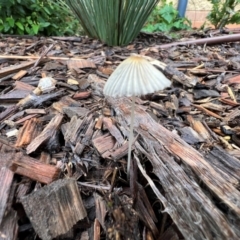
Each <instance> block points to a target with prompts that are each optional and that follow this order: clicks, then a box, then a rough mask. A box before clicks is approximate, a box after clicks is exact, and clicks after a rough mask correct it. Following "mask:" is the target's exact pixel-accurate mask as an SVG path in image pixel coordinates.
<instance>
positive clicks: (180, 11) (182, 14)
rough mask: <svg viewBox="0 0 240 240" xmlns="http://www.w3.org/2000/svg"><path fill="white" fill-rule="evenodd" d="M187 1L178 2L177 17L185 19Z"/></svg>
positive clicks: (179, 0) (180, 0)
mask: <svg viewBox="0 0 240 240" xmlns="http://www.w3.org/2000/svg"><path fill="white" fill-rule="evenodd" d="M187 4H188V0H178V6H177V10H178V15H179V17H185V13H186V9H187Z"/></svg>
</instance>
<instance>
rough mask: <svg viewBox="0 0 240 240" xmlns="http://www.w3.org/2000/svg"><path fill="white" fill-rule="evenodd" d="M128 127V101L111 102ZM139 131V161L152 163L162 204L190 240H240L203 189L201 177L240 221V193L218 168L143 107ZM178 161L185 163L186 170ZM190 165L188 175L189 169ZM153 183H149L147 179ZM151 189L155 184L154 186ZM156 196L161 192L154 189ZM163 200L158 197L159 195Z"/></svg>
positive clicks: (137, 117) (138, 119) (138, 108)
mask: <svg viewBox="0 0 240 240" xmlns="http://www.w3.org/2000/svg"><path fill="white" fill-rule="evenodd" d="M108 101H109V103H110V104H111V105H112V107H113V108H114V110H115V111H116V113H117V116H118V122H119V123H121V125H122V126H123V127H124V128H127V127H128V125H130V119H131V118H130V114H131V111H130V106H131V102H130V100H129V99H126V98H124V99H122V100H121V101H119V100H116V99H115V100H114V99H112V98H109V99H108ZM134 131H135V132H137V133H139V138H138V140H137V141H136V143H135V147H136V153H137V155H136V157H137V156H138V155H139V156H142V155H144V156H145V157H147V158H148V159H149V161H150V162H151V163H152V166H153V171H154V173H155V175H156V176H157V177H158V178H159V181H160V183H161V184H162V187H163V189H164V191H165V197H166V199H167V201H162V199H160V198H159V199H160V200H161V202H162V204H163V205H164V206H165V210H164V211H165V212H167V213H168V214H169V215H170V216H171V218H172V219H173V221H174V222H175V224H176V226H177V227H178V229H179V230H180V231H181V233H182V234H183V236H184V237H185V238H186V239H204V238H205V239H212V238H214V237H215V236H218V238H219V239H239V237H240V231H239V230H238V229H239V228H238V227H237V223H236V222H237V221H232V222H231V221H230V219H228V220H227V218H228V216H227V215H225V216H224V215H223V213H222V212H221V211H220V210H219V209H218V208H217V207H216V206H215V205H214V204H213V202H212V201H211V200H210V199H209V198H208V196H207V195H206V194H205V193H204V192H203V190H202V189H201V187H200V186H199V185H198V181H195V179H196V178H199V181H200V182H203V183H204V184H205V185H206V187H207V188H208V189H209V190H210V191H211V192H212V194H214V195H215V196H217V197H218V198H219V199H221V200H222V202H223V203H225V204H226V205H227V206H228V207H229V211H232V212H233V213H234V214H235V215H236V216H240V202H239V201H238V199H240V193H239V191H238V190H237V189H236V188H235V187H234V185H232V184H231V183H229V182H228V181H227V180H226V179H225V178H224V177H223V176H222V175H221V174H219V173H218V172H217V171H216V170H215V169H214V166H212V165H210V164H209V163H208V162H207V161H206V160H205V159H204V157H203V156H202V155H201V154H200V153H199V152H197V151H196V150H195V149H194V148H192V147H191V146H190V145H188V144H187V143H186V142H184V141H183V140H182V139H181V138H180V137H179V136H178V135H176V134H174V133H172V132H170V131H169V130H167V129H166V128H164V127H163V126H162V125H160V124H158V123H157V122H156V121H154V120H153V119H152V118H151V117H150V115H149V114H148V113H147V112H146V111H145V110H144V109H143V108H142V107H141V106H139V105H137V106H136V107H135V121H134ZM174 159H181V161H182V162H183V163H184V164H182V165H181V166H180V165H179V163H178V162H177V161H175V160H174ZM185 165H186V166H187V169H186V171H187V173H186V172H185V171H184V166H185ZM148 181H149V180H148ZM149 184H150V183H149ZM150 185H151V186H152V183H151V184H150ZM153 190H154V191H155V192H156V189H154V188H153ZM156 194H157V195H158V193H157V192H156Z"/></svg>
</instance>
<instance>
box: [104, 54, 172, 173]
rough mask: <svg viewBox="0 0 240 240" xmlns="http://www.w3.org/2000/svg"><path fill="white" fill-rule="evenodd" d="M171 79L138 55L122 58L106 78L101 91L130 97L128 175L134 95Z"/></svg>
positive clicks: (159, 87)
mask: <svg viewBox="0 0 240 240" xmlns="http://www.w3.org/2000/svg"><path fill="white" fill-rule="evenodd" d="M170 85H171V81H170V80H169V79H167V78H166V77H165V76H164V75H163V74H162V73H161V72H160V71H159V70H157V69H156V68H155V67H154V66H153V65H152V64H151V63H149V62H148V61H147V60H146V59H145V58H144V57H142V56H140V55H134V56H130V57H129V58H127V59H126V60H124V61H123V62H122V63H121V64H120V65H119V66H118V67H117V68H116V70H115V71H114V72H113V73H112V75H111V76H110V77H109V79H108V80H107V83H106V84H105V87H104V89H103V93H104V95H106V96H110V97H124V96H125V97H132V108H131V123H130V135H129V149H128V165H127V173H128V177H129V172H130V160H131V146H132V142H133V123H134V105H135V96H142V95H146V94H149V93H154V92H156V91H160V90H163V89H165V88H167V87H170Z"/></svg>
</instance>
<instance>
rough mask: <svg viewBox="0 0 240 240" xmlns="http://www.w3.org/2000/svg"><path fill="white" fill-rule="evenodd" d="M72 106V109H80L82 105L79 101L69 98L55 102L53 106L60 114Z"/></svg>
mask: <svg viewBox="0 0 240 240" xmlns="http://www.w3.org/2000/svg"><path fill="white" fill-rule="evenodd" d="M70 106H71V107H80V106H81V105H80V104H79V103H78V102H77V101H75V100H73V99H72V98H70V97H69V96H66V97H62V98H61V99H60V101H58V102H54V103H53V104H52V107H53V108H54V109H56V110H57V111H58V112H60V113H64V111H63V108H65V107H70Z"/></svg>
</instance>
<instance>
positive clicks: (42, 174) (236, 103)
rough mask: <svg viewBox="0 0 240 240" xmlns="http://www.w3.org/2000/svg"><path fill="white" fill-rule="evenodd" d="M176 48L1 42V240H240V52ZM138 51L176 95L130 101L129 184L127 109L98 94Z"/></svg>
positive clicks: (155, 41)
mask: <svg viewBox="0 0 240 240" xmlns="http://www.w3.org/2000/svg"><path fill="white" fill-rule="evenodd" d="M209 36H210V35H209ZM187 37H188V38H191V39H193V38H196V37H197V38H199V37H201V38H204V37H206V35H201V33H200V32H192V33H188V36H187ZM171 41H173V40H171V39H170V38H169V37H167V36H164V35H160V34H157V35H148V34H143V33H142V34H140V36H139V37H138V38H137V39H136V40H135V41H134V42H133V43H132V44H130V45H128V46H126V47H108V46H106V45H104V44H103V43H101V42H99V41H97V40H92V39H89V38H87V37H52V38H44V37H18V36H1V38H0V184H1V188H0V196H1V198H0V239H23V240H27V239H43V240H48V239H49V240H50V239H79V240H87V239H90V240H91V239H94V240H98V239H117V240H120V239H159V240H160V239H161V240H170V239H172V240H173V239H174V240H177V239H189V240H196V239H199V240H200V239H217V240H218V239H219V240H221V239H228V240H229V239H240V228H239V224H240V192H239V190H240V187H239V181H240V94H239V89H240V57H239V54H240V47H239V42H235V43H231V42H230V43H224V42H223V43H221V44H215V45H209V46H208V45H198V46H196V45H192V44H191V45H188V46H187V45H186V46H173V47H170V48H166V49H161V44H163V43H169V42H171ZM133 53H135V54H141V55H144V56H146V57H148V60H149V61H150V62H151V63H152V64H153V65H154V66H155V67H156V68H158V69H159V71H162V72H163V73H164V74H165V75H166V76H167V77H168V78H169V79H171V81H172V86H171V88H168V89H166V90H164V91H161V92H156V93H154V94H149V95H147V96H143V97H142V98H138V99H137V100H136V108H135V123H134V144H133V147H132V162H131V174H130V179H128V178H127V174H126V163H127V151H128V137H129V125H130V111H131V109H130V105H131V99H130V98H120V99H116V98H105V97H104V95H103V87H104V84H105V82H106V81H107V79H108V77H109V76H110V75H111V73H112V72H113V71H114V69H115V68H116V67H117V66H118V65H119V64H120V63H121V61H123V60H124V59H126V58H127V57H128V56H130V55H131V54H133Z"/></svg>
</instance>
